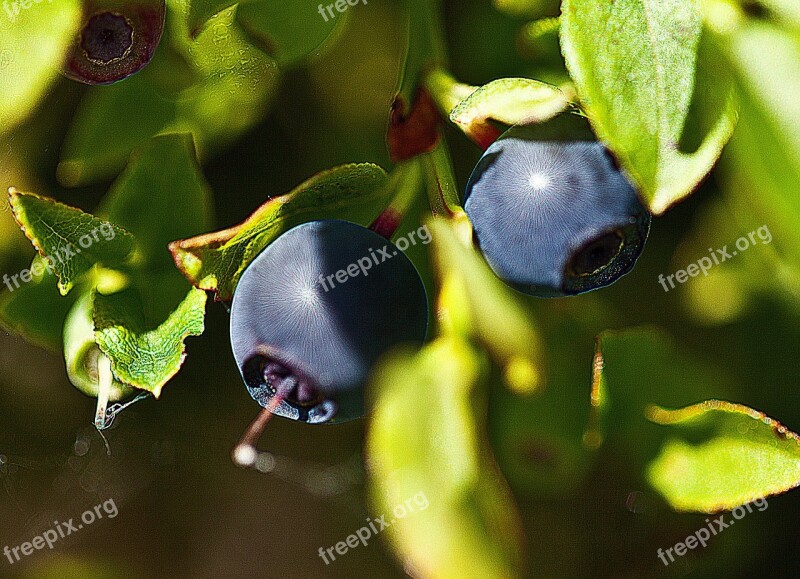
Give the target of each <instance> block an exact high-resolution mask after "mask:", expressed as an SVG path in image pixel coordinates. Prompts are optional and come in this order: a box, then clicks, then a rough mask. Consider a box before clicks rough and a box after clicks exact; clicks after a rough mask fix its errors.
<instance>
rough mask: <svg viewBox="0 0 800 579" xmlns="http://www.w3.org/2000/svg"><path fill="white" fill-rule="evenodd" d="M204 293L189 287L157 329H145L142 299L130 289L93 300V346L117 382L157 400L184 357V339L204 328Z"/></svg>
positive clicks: (98, 295)
mask: <svg viewBox="0 0 800 579" xmlns="http://www.w3.org/2000/svg"><path fill="white" fill-rule="evenodd" d="M205 305H206V293H205V292H204V291H201V290H198V289H195V288H192V289H190V290H189V293H188V294H187V295H186V298H185V299H184V300H183V302H181V304H180V305H179V306H178V308H177V309H176V310H175V311H174V312H172V314H170V316H169V317H168V318H167V319H166V320H165V321H164V323H162V324H161V325H159V326H158V327H156V328H152V327H148V326H147V325H146V323H145V319H144V314H143V312H142V302H141V298H140V296H139V295H138V292H136V291H135V290H133V289H128V290H124V291H121V292H118V293H115V294H112V295H108V296H106V295H103V294H99V293H98V294H96V295H95V305H94V323H95V328H96V334H95V336H96V339H97V345H98V346H99V347H100V349H101V350H102V351H103V353H104V354H106V356H108V357H109V358H110V359H111V364H112V370H113V372H114V375H115V376H116V378H117V379H119V380H120V381H122V382H125V383H126V384H130V385H131V386H135V387H136V388H139V389H141V390H147V391H149V392H152V393H153V395H154V396H155V397H156V398H158V397H159V396H160V395H161V389H162V388H163V386H164V384H166V383H167V382H168V381H169V380H170V379H171V378H172V377H173V376H174V375H175V374H177V372H178V370H180V367H181V364H183V360H184V358H185V357H186V346H185V344H184V340H185V339H186V338H187V337H189V336H199V335H200V334H202V333H203V331H204V329H205V323H204V320H205Z"/></svg>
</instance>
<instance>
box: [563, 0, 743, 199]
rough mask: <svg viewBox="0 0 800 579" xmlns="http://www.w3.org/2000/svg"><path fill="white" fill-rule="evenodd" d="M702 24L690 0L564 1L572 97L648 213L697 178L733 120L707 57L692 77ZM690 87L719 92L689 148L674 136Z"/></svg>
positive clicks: (729, 94)
mask: <svg viewBox="0 0 800 579" xmlns="http://www.w3.org/2000/svg"><path fill="white" fill-rule="evenodd" d="M701 31H702V26H701V15H700V8H699V3H698V2H696V1H694V0H692V1H689V2H687V1H686V0H617V1H616V2H596V1H594V0H565V2H564V4H563V11H562V22H561V45H562V50H563V53H564V57H565V59H566V63H567V68H568V70H569V72H570V75H571V77H572V79H573V80H574V82H575V86H576V89H577V91H578V96H579V97H580V100H581V104H582V105H583V108H584V110H585V111H586V114H587V115H588V117H589V120H590V122H591V124H592V127H593V128H594V130H595V132H596V133H597V136H598V137H599V138H600V140H601V141H603V142H604V143H605V144H606V145H607V146H608V147H609V148H610V149H611V150H612V151H613V152H614V153H615V155H616V157H617V158H618V159H619V161H620V164H621V165H622V167H623V169H624V170H625V171H626V172H627V174H628V176H629V177H630V178H631V180H632V181H633V182H634V183H635V184H636V185H637V186H638V188H639V190H640V194H641V196H642V198H643V200H644V201H645V202H646V204H647V205H648V206H649V208H650V210H651V211H652V212H653V213H656V214H661V213H663V212H664V211H666V210H667V209H668V208H669V207H670V206H671V205H672V204H674V203H676V202H678V201H679V200H681V199H683V198H684V197H686V196H687V195H689V194H690V193H691V192H692V191H693V190H694V189H695V188H696V187H697V185H698V184H699V183H700V181H701V180H702V179H703V178H704V177H705V176H706V175H707V174H708V172H709V171H710V170H711V168H712V166H713V165H714V163H715V162H716V160H717V158H718V157H719V154H720V152H721V150H722V148H723V146H724V145H725V143H726V142H727V141H728V139H729V138H730V136H731V134H732V132H733V128H734V125H735V114H736V112H735V103H734V98H733V90H732V87H729V86H727V85H726V83H725V82H722V81H720V80H719V79H717V78H714V77H713V73H714V72H715V70H717V69H715V68H714V67H713V66H709V67H705V70H707V71H708V72H709V73H711V76H710V77H709V78H704V79H699V78H698V77H697V72H698V50H699V46H700V41H701ZM699 83H703V85H704V86H702V87H699V86H698V84H699ZM706 83H707V84H706ZM698 90H699V91H701V92H702V91H704V90H718V91H725V92H724V94H725V96H726V100H725V105H724V106H723V107H721V108H720V110H719V111H717V117H716V119H715V122H714V123H713V125H712V126H711V128H710V129H709V130H708V132H707V134H706V135H705V138H704V139H703V140H702V142H701V143H700V144H699V146H698V148H697V149H696V150H695V151H693V152H686V151H682V150H681V144H682V137H683V135H684V131H685V125H686V122H687V118H688V117H689V110H690V107H691V104H692V97H693V94H695V93H696V92H697V91H698Z"/></svg>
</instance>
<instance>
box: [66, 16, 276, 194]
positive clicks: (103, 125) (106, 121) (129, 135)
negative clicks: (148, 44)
mask: <svg viewBox="0 0 800 579" xmlns="http://www.w3.org/2000/svg"><path fill="white" fill-rule="evenodd" d="M168 8H169V17H170V18H169V19H168V23H167V29H166V30H165V33H164V36H165V37H164V39H163V40H162V41H161V44H160V46H159V48H158V50H157V51H156V55H155V56H154V58H153V62H152V63H151V64H150V65H148V67H147V68H145V69H144V70H143V71H142V72H141V73H139V74H136V75H134V76H133V77H131V78H129V79H126V80H125V81H124V82H120V83H117V84H115V85H113V86H110V87H91V88H89V89H88V90H87V93H86V95H85V96H84V100H83V102H82V105H81V108H80V109H79V110H78V112H77V113H76V116H75V119H74V121H73V123H72V126H71V128H70V131H69V134H68V135H67V139H66V142H65V144H64V149H63V152H62V156H61V163H60V164H59V168H58V176H59V180H60V181H61V182H62V183H64V184H66V185H69V186H76V185H83V184H86V183H89V182H93V181H96V180H98V179H102V178H106V177H109V176H113V175H115V174H116V173H117V172H118V171H119V170H120V169H121V168H122V167H123V166H124V164H125V162H126V161H127V159H128V156H129V155H130V153H131V151H132V150H133V149H134V148H136V147H138V146H140V145H142V144H143V143H144V142H146V140H147V139H149V138H150V137H152V136H154V135H156V134H159V133H162V132H191V133H192V134H193V135H194V138H195V140H196V142H197V143H198V148H199V150H200V152H201V153H205V152H206V151H207V150H209V149H215V148H218V147H220V146H223V145H224V144H226V143H229V142H230V141H232V140H233V139H234V138H236V137H237V136H239V135H241V134H242V133H243V132H244V131H246V130H247V129H248V128H250V127H251V126H252V125H253V124H255V123H256V122H257V121H259V120H260V119H261V118H262V117H263V115H264V113H265V111H266V105H267V103H268V102H269V100H270V99H271V98H272V95H273V93H274V91H275V87H276V83H277V80H278V69H277V66H276V64H275V62H274V61H273V60H272V59H270V58H269V57H268V56H266V55H265V54H263V53H262V52H261V51H260V50H258V49H257V48H255V47H254V46H252V45H251V44H250V43H249V42H248V41H247V40H246V38H245V35H244V33H243V32H242V31H241V29H240V28H239V27H237V26H235V25H234V24H233V22H234V15H235V11H234V10H233V9H230V10H227V11H225V12H222V13H220V14H218V15H217V16H215V17H214V18H213V19H212V20H211V21H210V22H209V24H208V26H207V27H205V28H204V29H203V31H202V32H201V33H200V34H199V35H198V36H197V38H196V39H192V38H190V37H189V31H188V27H187V24H186V12H185V7H184V6H183V5H182V4H181V3H180V1H179V0H175V1H173V2H170V3H168ZM132 103H136V104H135V106H132Z"/></svg>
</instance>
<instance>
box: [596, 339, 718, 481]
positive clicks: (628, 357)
mask: <svg viewBox="0 0 800 579" xmlns="http://www.w3.org/2000/svg"><path fill="white" fill-rule="evenodd" d="M731 391H732V387H731V380H730V377H729V376H727V374H726V373H725V371H724V369H722V368H718V367H715V366H711V365H709V364H708V363H706V362H704V361H703V360H702V359H700V358H698V357H697V356H696V355H694V354H693V353H692V352H688V351H686V350H685V349H683V348H681V347H679V345H678V344H676V342H675V340H674V339H673V338H671V337H670V336H669V335H668V334H666V333H665V332H664V331H663V330H660V329H658V328H655V327H640V328H629V329H626V330H620V331H606V332H603V333H602V334H600V335H599V336H598V337H597V340H596V350H595V358H594V364H593V376H592V394H591V405H592V416H591V418H590V425H589V428H588V430H587V434H586V440H587V443H588V444H589V445H590V446H599V445H600V444H601V443H603V442H604V441H606V440H608V442H609V444H611V445H617V446H618V447H620V448H624V449H626V450H627V451H628V452H629V453H630V454H631V456H632V457H633V459H634V460H632V461H631V462H632V464H634V465H635V466H634V468H640V465H641V466H644V465H645V464H647V463H648V462H649V461H650V460H652V459H653V457H655V455H656V454H657V452H658V449H659V448H660V446H661V444H662V442H663V438H664V433H663V432H662V431H660V430H659V429H657V428H654V427H653V425H652V424H650V423H649V422H647V421H646V420H645V419H644V418H645V412H646V410H647V408H649V407H650V406H651V405H653V404H659V405H664V406H670V407H680V406H685V405H687V404H692V403H695V402H699V401H701V400H706V399H709V398H713V397H719V396H728V395H729V394H730V393H731Z"/></svg>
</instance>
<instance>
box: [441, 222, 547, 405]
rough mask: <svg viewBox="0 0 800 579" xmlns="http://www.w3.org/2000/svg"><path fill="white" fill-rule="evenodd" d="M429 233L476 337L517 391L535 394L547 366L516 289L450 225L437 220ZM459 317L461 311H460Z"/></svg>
mask: <svg viewBox="0 0 800 579" xmlns="http://www.w3.org/2000/svg"><path fill="white" fill-rule="evenodd" d="M430 229H431V236H432V238H433V240H434V242H433V252H434V259H435V262H436V267H437V270H438V272H439V275H440V277H442V278H446V277H448V276H452V277H453V278H455V279H457V280H458V284H459V286H460V287H461V288H463V292H464V294H465V296H464V297H465V301H466V304H467V307H468V309H469V316H470V318H471V327H472V328H473V331H474V332H475V334H476V336H477V338H478V339H479V340H480V341H481V342H482V343H483V344H484V345H485V347H486V348H487V349H488V350H489V352H491V354H492V356H493V357H494V358H495V359H496V360H497V362H498V364H499V365H500V367H501V368H503V370H504V372H505V378H506V381H507V383H508V384H509V385H510V386H511V388H512V389H513V390H515V391H517V392H528V393H530V392H532V391H534V390H536V388H537V387H538V386H539V385H540V382H541V379H542V372H543V363H544V359H543V358H544V356H543V347H542V340H541V337H540V336H539V334H538V332H537V329H536V328H537V325H536V321H535V320H534V319H533V318H532V316H531V315H530V313H529V312H528V310H527V309H526V308H525V307H524V306H523V305H522V303H521V301H520V298H519V297H518V296H517V295H516V294H515V292H514V290H512V289H511V288H509V287H508V286H506V285H505V284H504V283H503V282H502V281H500V280H499V279H498V278H497V277H496V276H495V275H494V273H492V271H491V269H489V266H488V265H487V264H486V262H485V261H484V260H483V258H482V257H481V256H480V255H479V254H478V253H477V252H476V251H475V250H474V249H473V248H472V247H467V246H465V245H464V244H463V243H461V242H460V241H459V238H458V236H457V234H456V232H455V230H454V229H453V226H452V225H450V224H449V223H446V222H444V221H443V220H433V221H432V222H431V223H430ZM451 309H456V308H451ZM444 315H448V312H446V311H445V312H440V316H444ZM455 315H463V312H460V311H456V312H455Z"/></svg>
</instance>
